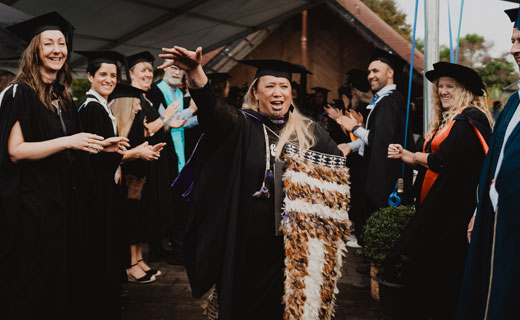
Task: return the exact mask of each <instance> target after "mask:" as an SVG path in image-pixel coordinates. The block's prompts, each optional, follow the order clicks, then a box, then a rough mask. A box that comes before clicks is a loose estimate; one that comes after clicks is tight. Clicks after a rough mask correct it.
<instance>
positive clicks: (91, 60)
mask: <svg viewBox="0 0 520 320" xmlns="http://www.w3.org/2000/svg"><path fill="white" fill-rule="evenodd" d="M74 52H76V53H78V54H80V55H82V56H85V57H87V59H88V62H87V64H89V65H91V64H95V63H108V64H115V65H116V66H117V62H120V63H121V65H122V66H124V67H125V71H126V78H127V80H129V81H130V74H129V69H130V68H128V64H127V60H126V57H125V56H124V55H123V54H121V53H119V52H117V51H74Z"/></svg>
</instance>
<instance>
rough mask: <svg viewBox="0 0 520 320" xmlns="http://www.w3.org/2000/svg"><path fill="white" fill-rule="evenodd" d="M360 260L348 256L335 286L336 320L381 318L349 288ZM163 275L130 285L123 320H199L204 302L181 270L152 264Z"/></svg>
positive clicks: (366, 295) (364, 293)
mask: <svg viewBox="0 0 520 320" xmlns="http://www.w3.org/2000/svg"><path fill="white" fill-rule="evenodd" d="M360 260H361V258H360V256H359V255H357V254H356V253H355V252H354V250H350V252H349V253H348V254H347V263H346V264H345V265H344V272H343V276H342V278H341V279H340V282H339V284H338V288H339V295H338V297H337V304H338V307H337V308H336V316H335V318H334V319H335V320H347V319H348V320H378V319H382V315H381V312H380V308H379V304H378V303H377V302H375V301H374V300H372V298H371V297H370V292H369V290H368V289H366V290H360V289H356V288H354V287H352V283H354V282H355V281H357V280H359V277H360V275H359V274H358V273H356V271H355V270H356V266H357V264H358V263H359V262H360ZM152 266H153V267H155V268H157V267H158V268H159V269H160V270H161V271H162V273H163V274H162V275H161V276H160V277H159V279H158V280H157V281H156V282H154V283H151V284H145V285H142V284H129V285H128V286H127V289H128V296H127V297H125V298H124V300H123V305H124V307H125V310H124V311H123V320H176V319H179V320H180V319H182V320H199V319H205V317H204V316H203V314H202V311H203V309H202V307H201V304H203V303H204V301H203V300H197V299H194V298H192V297H191V291H190V287H189V284H188V280H187V278H186V273H185V271H184V267H182V266H174V265H169V264H167V263H164V262H162V263H155V264H152Z"/></svg>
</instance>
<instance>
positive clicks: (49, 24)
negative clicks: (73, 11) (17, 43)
mask: <svg viewBox="0 0 520 320" xmlns="http://www.w3.org/2000/svg"><path fill="white" fill-rule="evenodd" d="M7 29H8V30H9V31H11V32H13V33H14V34H16V35H17V36H19V37H20V38H22V39H23V40H24V41H26V42H27V43H29V42H31V40H32V39H33V38H34V36H36V35H38V34H40V33H42V32H44V31H47V30H59V31H61V32H62V33H63V35H65V39H66V40H67V47H68V49H69V51H70V50H72V38H73V36H74V26H73V25H72V24H70V22H68V21H67V20H65V18H63V17H62V16H61V15H60V14H59V13H57V12H56V11H53V12H49V13H46V14H44V15H41V16H37V17H34V18H31V19H29V20H25V21H23V22H19V23H17V24H13V25H10V26H8V27H7Z"/></svg>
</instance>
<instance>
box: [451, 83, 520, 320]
mask: <svg viewBox="0 0 520 320" xmlns="http://www.w3.org/2000/svg"><path fill="white" fill-rule="evenodd" d="M519 102H520V99H519V95H518V92H515V93H514V94H513V95H512V96H511V97H510V98H509V101H508V102H507V105H506V106H505V107H504V110H503V111H502V112H501V113H500V115H499V116H498V119H497V122H496V124H495V129H494V132H493V135H492V137H491V142H490V144H489V151H488V155H487V157H486V160H485V161H484V166H483V168H482V173H481V175H480V181H479V187H478V206H477V216H476V218H475V225H474V227H473V232H472V235H471V245H470V247H469V250H468V259H467V262H466V270H465V273H464V281H463V286H462V289H461V292H460V303H459V308H458V312H457V319H484V316H485V314H486V306H488V305H489V307H488V308H487V319H489V320H497V319H518V318H520V310H519V309H518V301H519V300H520V296H519V292H518V284H520V273H519V272H518V270H519V269H520V255H519V254H518V252H519V244H520V239H519V232H518V230H519V226H520V216H519V215H518V213H519V212H520V202H519V201H518V194H519V191H520V183H518V181H520V161H519V159H520V157H519V155H520V125H517V126H516V127H515V128H514V130H513V132H512V133H511V135H510V136H509V138H508V140H507V141H504V138H505V133H506V129H507V126H508V124H509V122H510V121H511V118H512V117H513V114H514V113H515V111H516V109H517V108H518V104H519ZM503 143H505V146H504V158H503V162H502V166H501V168H500V171H499V173H498V176H497V179H496V183H495V184H496V189H497V191H498V194H499V197H498V206H497V208H498V210H497V212H495V211H494V210H493V207H492V205H491V200H490V199H489V188H490V185H491V180H492V179H493V178H494V175H495V171H496V167H497V163H498V158H499V156H500V152H501V149H502V145H503ZM490 283H491V284H490ZM488 299H489V304H488Z"/></svg>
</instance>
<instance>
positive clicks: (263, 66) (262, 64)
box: [238, 59, 312, 81]
mask: <svg viewBox="0 0 520 320" xmlns="http://www.w3.org/2000/svg"><path fill="white" fill-rule="evenodd" d="M238 62H241V63H244V64H247V65H250V66H253V67H256V68H257V69H258V70H257V71H256V74H255V78H256V79H258V78H260V77H261V76H275V77H283V78H286V79H288V80H289V81H291V80H292V74H293V73H300V74H302V75H306V74H307V73H309V74H312V72H310V71H309V70H307V69H306V68H305V67H304V66H302V65H299V64H296V63H291V62H288V61H283V60H277V59H245V60H239V61H238Z"/></svg>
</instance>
